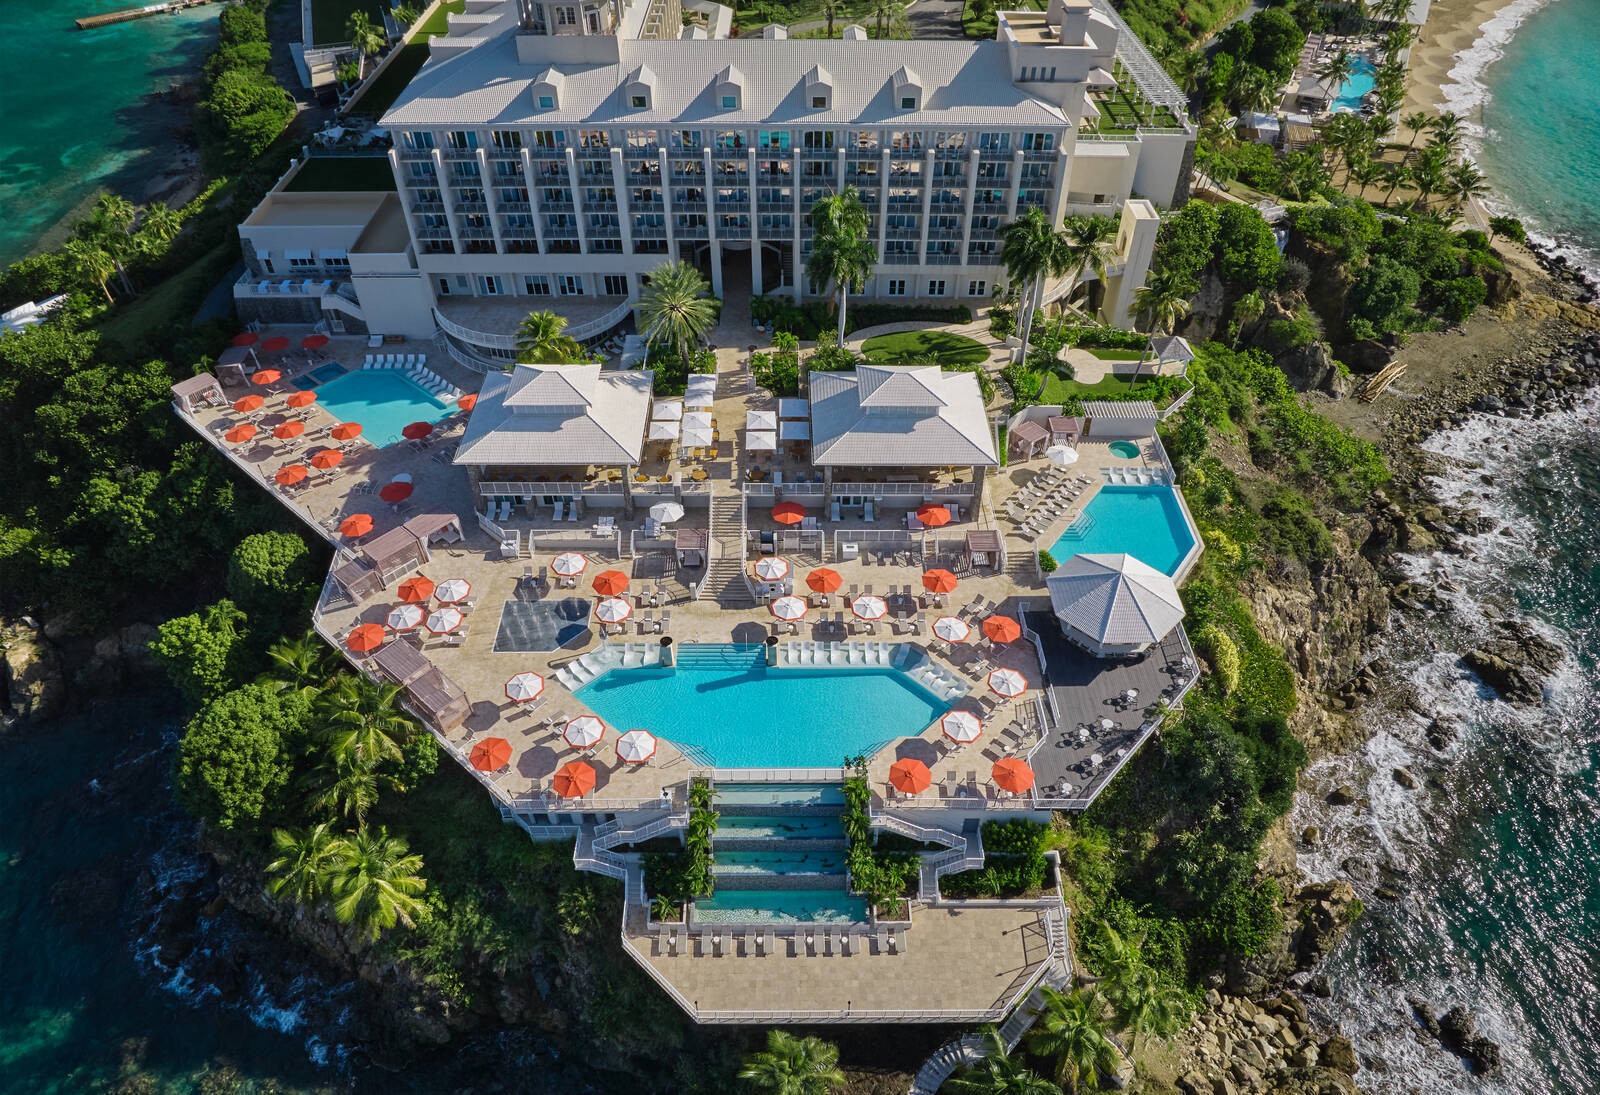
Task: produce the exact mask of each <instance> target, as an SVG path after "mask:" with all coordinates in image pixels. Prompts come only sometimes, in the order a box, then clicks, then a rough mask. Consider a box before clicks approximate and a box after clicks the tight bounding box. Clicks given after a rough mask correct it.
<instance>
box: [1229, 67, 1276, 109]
mask: <svg viewBox="0 0 1600 1095" xmlns="http://www.w3.org/2000/svg"><path fill="white" fill-rule="evenodd" d="M1233 97H1234V100H1235V101H1236V102H1238V104H1239V107H1240V109H1242V110H1266V109H1267V108H1268V107H1270V106H1272V105H1273V104H1275V103H1276V102H1277V101H1278V84H1277V81H1276V80H1274V79H1273V78H1272V74H1271V73H1269V72H1267V71H1265V70H1264V69H1259V68H1256V67H1255V66H1254V65H1250V66H1247V67H1246V68H1245V70H1244V71H1243V72H1242V73H1240V75H1239V77H1238V78H1237V79H1236V80H1235V81H1234V86H1233Z"/></svg>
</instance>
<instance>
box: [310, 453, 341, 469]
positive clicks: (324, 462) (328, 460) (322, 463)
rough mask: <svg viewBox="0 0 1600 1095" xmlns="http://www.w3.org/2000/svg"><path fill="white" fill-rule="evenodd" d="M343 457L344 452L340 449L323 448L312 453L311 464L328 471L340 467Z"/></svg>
mask: <svg viewBox="0 0 1600 1095" xmlns="http://www.w3.org/2000/svg"><path fill="white" fill-rule="evenodd" d="M343 459H344V453H342V452H340V451H339V450H338V449H322V450H320V451H318V452H314V453H312V454H311V466H312V467H313V468H321V469H323V470H324V471H326V470H327V469H329V468H336V467H338V466H339V462H340V461H341V460H343Z"/></svg>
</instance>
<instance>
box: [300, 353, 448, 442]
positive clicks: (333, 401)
mask: <svg viewBox="0 0 1600 1095" xmlns="http://www.w3.org/2000/svg"><path fill="white" fill-rule="evenodd" d="M316 393H317V404H318V405H319V406H320V407H322V409H323V410H325V411H327V412H328V413H329V414H331V415H333V417H335V418H337V419H338V420H339V421H340V422H359V423H361V436H362V437H365V438H366V439H367V440H368V441H371V442H372V443H373V444H374V445H392V444H394V443H395V442H396V441H399V440H400V431H401V430H403V429H405V428H406V426H407V425H409V424H410V423H412V422H438V421H440V420H442V419H445V418H448V417H449V416H450V414H451V412H452V411H454V410H455V407H454V406H453V405H450V404H446V403H442V402H440V401H439V400H438V399H435V398H434V397H433V396H432V395H431V394H430V393H429V392H428V390H427V389H426V388H424V387H422V386H421V385H420V384H417V383H415V382H413V381H411V380H409V379H407V378H406V377H405V376H403V375H401V374H400V373H397V372H389V371H387V370H384V371H374V370H371V369H358V370H357V371H355V372H353V373H345V374H344V375H343V376H341V377H337V378H335V379H333V380H330V381H328V382H327V383H326V384H319V385H317V387H316Z"/></svg>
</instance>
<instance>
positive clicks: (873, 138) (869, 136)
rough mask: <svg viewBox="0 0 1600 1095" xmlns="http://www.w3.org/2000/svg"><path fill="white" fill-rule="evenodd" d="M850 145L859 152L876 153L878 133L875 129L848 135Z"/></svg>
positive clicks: (861, 130) (860, 130) (857, 131)
mask: <svg viewBox="0 0 1600 1095" xmlns="http://www.w3.org/2000/svg"><path fill="white" fill-rule="evenodd" d="M850 145H851V147H852V148H855V149H856V150H857V151H860V152H876V151H877V150H878V131H877V130H875V129H858V130H856V131H855V132H854V133H852V134H850Z"/></svg>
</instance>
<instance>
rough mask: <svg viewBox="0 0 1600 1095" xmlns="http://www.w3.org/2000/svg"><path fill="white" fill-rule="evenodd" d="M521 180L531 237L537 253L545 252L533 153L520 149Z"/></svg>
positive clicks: (542, 220) (542, 217) (541, 213)
mask: <svg viewBox="0 0 1600 1095" xmlns="http://www.w3.org/2000/svg"><path fill="white" fill-rule="evenodd" d="M522 182H523V184H524V185H525V186H526V187H527V188H528V216H530V217H532V218H533V238H534V239H536V240H538V241H539V254H541V255H543V254H546V250H545V246H544V214H543V212H541V211H540V209H539V188H538V187H537V186H535V185H534V179H533V154H532V153H530V152H529V151H528V150H527V149H526V148H524V149H523V150H522Z"/></svg>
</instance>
